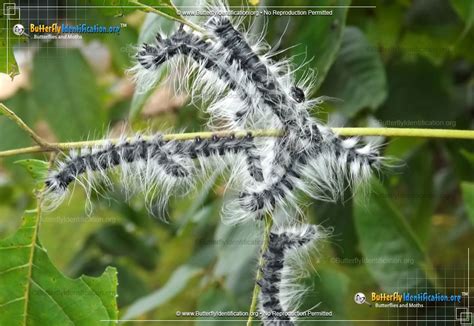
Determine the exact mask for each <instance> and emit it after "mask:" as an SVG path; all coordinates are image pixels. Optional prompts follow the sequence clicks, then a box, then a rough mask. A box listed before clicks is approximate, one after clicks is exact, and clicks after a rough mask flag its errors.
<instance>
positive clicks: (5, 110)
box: [0, 103, 50, 148]
mask: <svg viewBox="0 0 474 326" xmlns="http://www.w3.org/2000/svg"><path fill="white" fill-rule="evenodd" d="M0 111H1V112H2V113H3V114H4V115H5V116H6V117H7V118H8V119H10V120H11V121H13V122H14V123H15V124H16V125H17V126H18V127H20V128H21V129H23V130H24V131H25V132H26V133H27V134H28V135H29V136H30V137H31V138H32V139H33V140H34V141H35V143H37V144H38V145H40V146H41V147H43V148H44V147H50V144H49V143H48V142H47V141H45V140H44V139H43V138H41V137H40V136H38V135H37V134H36V133H35V132H34V131H33V130H32V129H31V128H30V127H28V125H27V124H26V123H25V122H24V121H23V120H21V118H20V117H19V116H17V115H16V114H15V112H13V111H12V110H10V109H9V108H7V107H6V106H5V104H3V103H0Z"/></svg>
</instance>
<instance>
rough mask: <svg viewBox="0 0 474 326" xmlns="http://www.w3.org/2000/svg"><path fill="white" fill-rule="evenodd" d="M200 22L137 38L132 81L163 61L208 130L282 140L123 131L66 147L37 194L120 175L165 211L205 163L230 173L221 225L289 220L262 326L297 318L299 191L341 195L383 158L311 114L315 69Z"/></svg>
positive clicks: (130, 190)
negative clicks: (198, 26) (261, 133)
mask: <svg viewBox="0 0 474 326" xmlns="http://www.w3.org/2000/svg"><path fill="white" fill-rule="evenodd" d="M218 6H224V8H222V7H219V8H214V9H218V10H221V9H226V8H225V5H222V4H221V5H218ZM202 28H203V29H204V30H206V31H207V35H206V37H204V35H202V34H200V33H198V32H196V31H191V30H188V29H187V27H184V26H183V25H181V26H179V28H178V29H177V30H176V31H175V32H174V33H172V34H171V35H170V36H165V35H161V34H157V36H156V38H155V43H154V44H143V45H142V46H141V47H140V49H139V50H138V53H137V55H136V59H137V64H136V65H135V66H134V67H133V68H132V69H131V72H132V73H133V74H134V76H135V81H136V83H137V87H138V88H139V89H141V90H149V89H151V88H152V87H154V86H155V84H156V83H157V80H158V76H159V75H160V74H159V73H158V71H159V70H160V69H163V67H164V66H165V65H166V66H167V67H168V68H169V69H170V70H171V74H170V75H171V76H175V78H176V80H175V87H176V91H177V92H180V91H181V90H183V89H189V91H190V93H191V98H192V99H195V98H201V99H203V103H204V104H205V109H206V110H207V111H208V112H209V113H210V121H209V126H210V127H211V128H212V129H213V130H218V129H225V130H228V131H230V132H234V131H239V130H242V129H256V128H262V129H280V130H282V131H283V136H282V137H273V138H272V137H263V138H258V139H257V138H254V137H253V136H252V134H251V133H250V134H248V135H247V136H245V137H235V136H232V135H231V136H229V137H218V136H217V135H215V136H213V137H212V138H206V139H201V138H196V139H194V140H185V141H178V140H165V136H164V135H162V134H156V135H151V136H141V135H138V136H135V137H133V138H131V139H129V138H125V137H122V139H120V140H119V141H118V142H106V143H104V144H102V145H99V146H96V147H94V148H84V149H82V150H80V151H79V152H71V153H70V154H69V156H67V157H66V159H65V160H64V161H63V162H60V163H59V164H57V166H56V168H54V169H53V170H52V171H51V172H50V173H49V175H48V177H47V179H46V193H45V194H46V195H45V201H44V202H45V205H46V207H48V208H54V207H56V206H57V205H58V204H59V203H60V202H61V201H62V200H63V199H64V198H65V197H66V195H67V193H68V189H69V187H70V185H71V184H72V183H74V182H75V181H76V183H78V184H80V185H82V186H84V187H85V188H86V192H87V193H88V194H89V193H90V192H91V191H92V190H94V189H97V190H98V191H99V192H100V191H102V190H103V188H106V189H110V188H112V187H113V184H114V182H113V178H114V175H118V177H119V178H120V181H121V183H122V184H124V185H125V186H124V188H125V189H126V191H127V194H128V195H129V196H132V195H134V194H135V193H141V194H144V195H145V199H146V200H147V206H148V207H149V209H150V211H151V212H156V211H162V210H163V208H164V207H165V205H166V203H167V201H168V198H169V197H170V196H171V195H172V194H176V193H181V194H185V193H187V192H188V191H189V190H190V189H192V188H193V187H194V184H195V181H196V179H197V178H199V177H203V176H205V175H206V174H207V172H208V171H209V170H216V169H217V170H218V171H222V172H223V171H224V170H229V171H230V173H231V175H230V180H231V181H232V182H231V183H232V187H229V189H232V190H234V191H235V193H236V196H234V197H232V198H231V199H230V200H228V201H225V203H224V207H223V210H222V218H223V220H224V221H226V222H229V223H240V222H247V221H253V220H256V219H261V218H262V217H263V216H264V215H266V214H269V215H271V216H274V215H275V214H277V213H278V214H282V215H284V216H286V217H287V219H286V223H287V224H285V225H293V226H291V227H284V226H282V225H277V226H276V229H275V230H274V231H273V232H272V234H271V236H270V243H269V246H268V249H267V251H266V252H265V253H264V260H265V264H264V266H263V269H262V274H263V278H262V279H261V280H259V285H260V287H261V295H260V310H261V311H262V312H263V313H264V316H268V317H264V318H263V322H264V324H265V325H293V324H294V322H295V319H294V318H290V317H288V316H286V315H285V314H284V313H286V312H291V311H292V310H294V309H296V307H297V304H296V303H295V301H297V299H298V297H299V296H298V295H296V296H294V295H293V297H291V298H290V296H291V295H290V294H289V293H292V294H295V293H296V292H298V291H296V292H295V290H294V287H295V286H296V285H295V284H294V282H293V280H292V278H291V274H292V269H291V267H290V265H289V262H290V261H291V260H292V257H294V256H298V255H299V254H301V253H302V252H305V251H307V250H308V249H309V248H311V247H312V244H314V243H315V240H316V239H318V238H320V237H321V235H322V233H321V232H320V231H319V229H318V228H317V227H316V226H313V225H300V224H297V225H296V226H294V225H295V224H296V218H295V216H296V217H299V216H300V215H301V214H298V209H299V207H300V200H301V198H302V197H305V196H309V197H313V198H316V199H320V200H325V201H334V200H338V199H340V198H342V197H343V195H344V193H345V190H346V189H347V188H348V187H357V186H359V185H361V184H364V183H365V182H366V181H367V180H368V179H369V178H370V176H371V174H372V173H373V171H374V170H378V169H380V168H381V167H382V166H383V163H384V158H383V157H382V156H381V155H380V154H379V150H378V148H377V146H374V145H372V144H361V143H360V140H359V139H357V138H347V139H342V138H340V137H339V136H338V135H336V134H335V133H334V132H333V131H332V130H331V129H330V128H328V127H327V126H325V125H323V124H322V123H320V122H319V121H317V120H316V119H315V118H313V117H312V116H311V114H310V110H311V109H312V108H313V107H314V106H316V105H318V104H321V102H322V100H323V98H324V97H319V98H316V99H311V98H309V96H308V94H309V93H310V88H311V85H312V84H313V82H314V80H313V79H312V78H311V75H309V76H310V77H306V78H303V79H302V80H301V81H297V80H296V77H295V73H294V69H293V67H292V65H291V63H290V62H288V61H286V60H281V61H274V60H273V59H272V53H271V51H270V52H265V51H263V50H264V49H267V48H268V46H267V45H266V44H264V43H263V42H262V43H256V44H252V43H251V42H250V38H249V37H248V36H247V35H246V34H245V32H243V31H241V30H240V29H239V27H238V26H236V25H235V24H234V23H233V22H232V21H231V19H230V18H229V17H225V16H215V17H211V18H210V19H209V20H207V21H206V22H204V23H203V24H202ZM257 49H258V50H257ZM176 76H177V77H176ZM189 80H192V83H191V85H190V87H189V84H188V83H187V81H189ZM301 195H304V196H301ZM295 210H296V214H295V213H294V212H295ZM288 223H289V224H288ZM290 288H291V289H293V290H292V291H287V290H288V289H290ZM299 292H302V291H299ZM272 312H276V313H277V314H272ZM279 312H281V313H282V314H278V313H279ZM275 315H276V317H275Z"/></svg>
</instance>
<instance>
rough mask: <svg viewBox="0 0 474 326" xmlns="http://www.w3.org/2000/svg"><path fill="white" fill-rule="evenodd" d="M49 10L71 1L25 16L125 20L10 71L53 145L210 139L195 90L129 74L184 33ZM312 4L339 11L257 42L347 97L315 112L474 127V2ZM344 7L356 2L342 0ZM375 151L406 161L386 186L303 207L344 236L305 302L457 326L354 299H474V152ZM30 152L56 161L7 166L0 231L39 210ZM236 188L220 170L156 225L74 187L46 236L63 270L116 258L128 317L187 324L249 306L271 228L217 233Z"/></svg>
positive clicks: (457, 143)
mask: <svg viewBox="0 0 474 326" xmlns="http://www.w3.org/2000/svg"><path fill="white" fill-rule="evenodd" d="M38 3H39V4H49V5H50V6H51V5H68V6H70V7H69V8H63V9H61V10H56V9H51V10H49V9H48V10H46V9H45V10H37V11H36V13H35V12H34V11H31V12H29V13H28V16H27V15H24V19H30V20H31V21H34V20H35V19H37V17H38V15H39V16H40V20H43V21H44V20H45V19H49V21H68V22H71V23H72V22H77V23H79V22H81V23H82V22H87V23H91V24H95V23H99V24H108V25H117V24H118V25H120V23H122V24H124V25H122V26H123V27H122V29H121V32H120V34H118V35H102V36H97V35H86V36H84V38H83V39H82V40H68V41H49V42H42V41H34V40H30V41H29V42H24V41H23V42H19V43H18V44H17V46H16V47H15V57H16V59H17V62H18V63H19V67H20V72H21V74H20V75H18V76H17V77H15V80H14V81H13V82H12V81H10V78H9V77H8V76H6V75H1V76H0V99H1V100H2V101H3V102H4V103H5V104H6V105H7V106H8V107H9V108H11V109H12V110H13V111H14V112H16V113H17V114H18V115H19V116H20V117H21V118H23V119H24V120H25V121H26V122H27V123H28V124H29V125H30V126H32V127H33V128H34V129H35V130H36V131H37V132H38V133H39V134H40V135H42V136H43V137H45V138H47V139H48V140H56V141H78V140H84V139H95V138H100V137H104V136H105V134H106V133H107V132H111V133H112V134H116V133H117V132H118V131H119V130H121V129H122V128H124V127H127V128H131V129H133V130H143V129H148V130H170V129H174V130H186V131H197V130H204V129H205V123H206V115H205V114H204V113H202V111H200V110H198V109H197V108H196V105H189V104H188V99H187V98H186V96H173V93H172V90H170V88H169V87H168V86H166V85H164V86H160V87H157V88H156V89H155V90H153V91H152V92H149V93H146V94H142V93H138V92H135V90H134V85H133V83H132V82H131V80H130V76H128V75H127V74H126V73H125V71H126V69H128V68H130V67H131V65H132V64H133V63H132V58H133V53H134V51H135V50H134V46H135V45H137V44H140V43H141V42H144V41H150V40H152V38H153V36H154V34H155V33H156V31H158V30H163V31H165V32H167V31H171V30H173V29H175V28H176V27H177V24H176V23H173V22H170V21H169V20H166V19H164V18H162V17H159V16H156V15H154V14H145V13H144V12H141V11H139V10H131V9H127V10H125V9H121V8H116V9H110V8H109V9H104V8H102V9H99V8H88V9H78V8H75V7H74V6H73V4H74V3H77V4H81V5H82V2H80V1H77V2H73V1H38ZM85 3H86V4H90V5H96V4H100V3H101V2H100V1H87V2H85ZM147 3H151V4H153V1H148V2H147ZM190 3H191V2H185V1H180V0H178V1H176V4H177V5H185V4H187V5H189V4H190ZM253 3H257V6H256V7H255V6H253V7H251V8H252V10H258V8H260V9H262V8H263V7H264V6H287V5H288V6H302V7H304V6H307V5H309V4H310V2H309V1H301V0H300V1H290V0H285V1H260V2H259V1H256V2H253ZM239 4H240V2H238V3H236V5H239ZM311 5H319V6H325V5H326V6H343V7H339V8H332V9H329V10H332V11H333V15H331V16H292V17H288V16H265V17H263V16H260V17H258V18H257V23H256V24H254V25H253V26H252V32H253V33H256V34H259V33H260V32H261V31H262V29H263V28H264V26H265V25H268V26H267V27H266V28H267V36H266V40H267V41H268V42H269V43H270V44H271V45H274V44H277V43H278V42H279V41H281V44H280V48H290V47H291V48H290V49H289V50H288V51H286V52H284V53H282V54H280V55H279V58H283V57H290V56H294V57H293V61H294V63H295V67H297V68H300V69H299V70H298V72H297V74H300V75H303V74H304V73H305V72H308V71H310V70H314V71H315V72H316V76H317V83H316V87H315V90H314V94H313V96H320V95H327V96H330V97H335V98H340V99H342V100H343V101H334V102H329V103H327V104H323V105H322V107H320V108H318V109H315V110H314V115H315V116H317V117H318V118H320V119H321V120H322V121H324V122H327V123H329V124H330V125H331V126H360V127H374V126H387V127H401V128H403V127H405V128H410V127H411V128H444V129H473V126H474V46H473V45H474V32H473V28H472V27H473V24H474V2H473V1H469V0H466V1H463V0H451V1H448V0H445V1H443V0H434V1H421V0H413V1H409V0H397V1H377V2H375V1H372V2H371V1H353V2H352V3H351V2H350V1H330V0H326V1H319V2H318V3H312V2H311ZM348 5H352V6H353V7H351V8H348V7H344V6H348ZM357 6H362V7H357ZM181 9H183V8H181ZM187 9H192V8H187ZM268 9H271V10H273V9H278V10H284V9H285V8H270V7H269V8H268ZM288 9H289V8H288ZM292 9H294V10H296V9H304V8H292ZM306 9H309V8H306ZM314 10H320V9H316V8H314ZM25 17H28V18H25ZM45 17H46V18H45ZM201 18H202V17H201ZM190 19H193V18H190ZM2 46H4V45H2ZM3 50H4V49H2V51H3ZM3 52H4V51H3ZM2 55H4V53H3V54H2ZM304 62H306V63H305V64H304V65H303V63H304ZM3 68H5V67H2V69H3ZM4 71H5V70H4ZM197 106H199V103H197ZM379 141H381V142H382V143H385V144H386V146H384V148H383V152H384V154H385V155H387V156H390V157H394V158H396V159H398V160H399V162H402V164H399V165H400V166H398V167H396V168H394V169H391V170H389V171H384V172H383V173H381V174H380V178H379V179H380V183H378V182H377V183H374V189H373V191H371V192H369V193H358V194H355V196H354V198H353V199H348V200H346V201H345V202H344V203H338V204H328V203H322V202H312V203H311V204H312V205H310V206H308V207H305V208H304V209H305V212H306V215H307V218H308V220H309V221H310V222H311V223H317V224H322V225H324V226H326V227H331V228H332V229H333V232H332V235H331V237H330V238H329V239H327V240H326V241H324V242H323V243H321V244H320V246H319V248H318V253H317V254H316V255H314V257H313V259H312V261H311V263H308V272H307V274H305V275H303V276H302V278H301V282H306V283H307V284H308V286H311V290H310V291H309V292H308V295H307V296H306V298H305V301H304V303H303V308H305V309H309V308H311V307H313V306H314V305H316V304H317V303H320V305H319V306H318V307H316V308H314V309H313V310H315V311H318V310H326V311H332V312H333V319H338V320H353V319H356V320H361V319H373V320H377V319H393V318H407V317H409V316H414V315H415V313H416V314H417V316H418V317H419V318H421V317H420V316H422V317H424V318H428V319H429V318H434V316H436V315H437V316H438V318H439V316H443V318H446V319H451V320H452V319H453V318H454V314H455V310H454V306H452V305H450V304H446V305H445V304H442V305H439V306H438V307H435V306H432V307H427V308H423V309H417V310H415V309H412V310H407V309H376V308H373V307H372V308H371V307H369V306H368V305H357V304H355V303H354V301H353V296H354V294H355V293H356V292H364V293H365V294H366V295H368V296H370V293H371V292H381V291H387V292H393V291H399V292H403V291H411V292H424V291H426V290H427V291H428V292H434V293H437V292H439V293H446V294H461V292H462V291H468V290H469V289H467V283H468V282H467V280H468V268H467V265H468V248H469V247H473V248H474V237H473V234H474V232H473V223H474V144H473V142H472V141H462V140H424V139H412V138H404V139H401V138H397V139H382V140H379ZM30 144H31V141H30V139H29V138H28V136H27V135H25V134H24V133H23V132H22V131H21V130H20V129H18V128H17V127H16V126H15V125H14V124H12V123H11V122H10V121H8V120H7V119H6V118H2V117H0V150H6V149H12V148H18V147H22V146H27V145H30ZM26 157H28V158H30V157H36V158H39V159H45V158H46V156H43V155H37V156H25V157H14V158H9V159H3V160H1V161H0V237H5V236H7V235H9V234H12V233H13V232H14V231H15V229H16V228H17V227H18V225H19V223H20V218H21V216H22V214H23V211H24V210H25V209H27V208H31V207H32V206H33V205H34V197H33V193H32V189H33V181H32V180H31V178H30V176H29V175H28V174H27V172H26V171H25V170H24V169H23V168H22V167H20V166H18V165H16V164H14V163H13V162H14V161H16V160H19V159H21V158H26ZM224 187H225V178H211V179H210V180H209V181H207V182H205V183H204V184H203V185H202V186H200V187H199V188H198V190H197V191H196V192H194V193H193V194H192V195H191V196H189V197H186V198H176V199H173V200H172V202H171V203H170V205H169V208H168V215H169V216H168V222H163V221H161V220H158V219H153V218H151V217H149V216H148V214H147V212H146V210H145V208H144V203H143V200H141V199H137V200H134V201H132V202H131V203H125V201H124V197H123V195H122V194H121V193H120V190H119V189H117V190H116V191H114V192H110V193H109V194H107V195H108V197H109V198H108V199H104V198H101V197H97V196H96V197H94V198H93V205H94V209H93V211H92V214H91V215H90V216H88V215H87V214H86V212H85V203H86V202H85V195H84V193H83V192H82V191H81V190H79V189H76V191H75V193H74V195H73V196H72V198H71V199H70V200H69V201H68V204H64V205H62V206H61V207H60V208H59V209H58V210H56V211H54V212H52V213H49V214H47V215H45V216H44V218H43V221H42V225H41V232H40V238H41V241H42V243H43V245H44V246H45V247H46V248H47V249H48V254H49V256H50V258H51V259H52V261H53V263H54V264H55V265H56V266H57V267H58V268H59V270H61V271H62V272H63V273H65V274H66V275H68V276H71V277H77V276H79V275H82V274H87V275H100V274H102V272H103V271H104V269H105V267H106V266H115V267H116V268H117V269H118V277H119V288H118V294H119V297H118V303H119V308H120V312H121V316H122V317H124V318H126V319H176V316H175V313H176V311H194V310H205V311H210V310H214V311H216V310H234V311H247V310H248V307H249V305H250V299H251V291H252V288H253V280H254V275H255V268H256V263H257V253H258V248H259V245H260V241H261V232H262V228H261V225H259V228H256V227H255V225H254V224H248V225H240V226H234V227H230V226H225V225H223V224H222V223H221V221H220V218H219V211H220V208H221V205H222V201H223V199H224V194H223V189H224ZM78 188H79V187H78ZM347 198H352V196H351V194H348V196H347ZM473 263H474V261H471V265H473ZM312 266H314V268H313V267H312ZM471 284H474V282H472V280H471ZM463 300H464V301H465V300H466V298H463ZM464 301H463V302H464ZM446 307H447V308H446ZM303 310H304V309H303ZM128 324H133V323H132V322H130V323H128ZM196 324H199V325H200V324H202V325H208V324H210V322H209V321H202V322H199V321H197V322H196ZM215 324H219V322H216V323H215ZM321 324H325V322H324V318H321ZM330 324H334V323H330ZM343 324H346V325H349V324H360V325H364V322H350V321H346V322H343ZM376 324H377V323H376ZM383 324H387V323H383Z"/></svg>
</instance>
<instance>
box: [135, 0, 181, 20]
mask: <svg viewBox="0 0 474 326" xmlns="http://www.w3.org/2000/svg"><path fill="white" fill-rule="evenodd" d="M129 2H130V3H131V4H139V5H142V6H143V8H142V9H143V10H145V11H150V10H152V11H153V12H155V13H157V14H160V15H162V16H163V17H165V18H170V17H172V18H175V19H177V20H179V21H186V19H184V18H183V16H181V15H180V14H178V10H177V8H176V6H175V5H174V4H173V2H172V1H171V0H143V1H138V0H137V1H129ZM147 7H148V8H147Z"/></svg>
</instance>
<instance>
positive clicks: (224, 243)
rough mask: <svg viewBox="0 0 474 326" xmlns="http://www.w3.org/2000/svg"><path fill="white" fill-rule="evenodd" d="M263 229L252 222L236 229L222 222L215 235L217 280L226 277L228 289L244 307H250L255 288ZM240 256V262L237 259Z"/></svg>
mask: <svg viewBox="0 0 474 326" xmlns="http://www.w3.org/2000/svg"><path fill="white" fill-rule="evenodd" d="M261 232H262V229H261V228H260V227H257V226H256V225H254V224H252V223H246V224H240V225H235V226H230V225H225V224H222V223H220V224H219V226H218V228H217V230H216V233H215V235H214V242H215V243H216V246H217V262H216V264H215V267H214V274H215V276H216V277H219V278H225V286H226V289H228V290H229V292H231V293H232V294H234V295H235V296H236V297H237V298H239V299H241V298H243V301H239V304H241V305H247V304H248V303H249V302H248V298H249V297H250V296H251V293H252V289H253V287H254V284H255V283H254V277H255V268H256V261H257V254H258V250H259V248H260V245H261V241H262V240H261V234H262V233H261ZM236 257H238V259H236Z"/></svg>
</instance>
